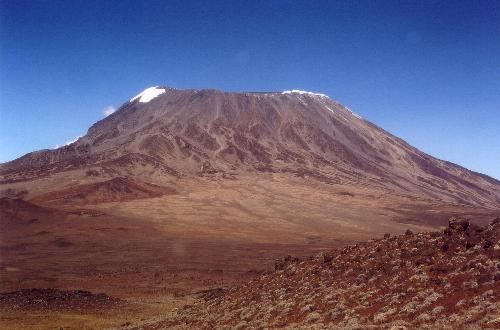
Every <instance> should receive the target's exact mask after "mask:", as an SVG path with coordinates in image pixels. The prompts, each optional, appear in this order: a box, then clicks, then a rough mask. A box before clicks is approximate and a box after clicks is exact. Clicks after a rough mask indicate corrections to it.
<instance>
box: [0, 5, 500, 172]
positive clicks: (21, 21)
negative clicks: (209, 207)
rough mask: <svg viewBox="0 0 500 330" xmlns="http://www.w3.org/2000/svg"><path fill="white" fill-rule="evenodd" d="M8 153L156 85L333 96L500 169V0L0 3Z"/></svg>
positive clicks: (445, 152) (3, 144) (438, 151)
mask: <svg viewBox="0 0 500 330" xmlns="http://www.w3.org/2000/svg"><path fill="white" fill-rule="evenodd" d="M0 13H1V17H0V45H1V52H0V91H1V94H0V109H1V110H0V162H3V161H8V160H11V159H14V158H16V157H19V156H21V155H23V154H24V153H27V152H30V151H33V150H37V149H43V148H52V147H54V146H55V145H58V144H64V142H65V141H69V140H72V139H73V138H75V137H77V136H79V135H82V134H84V133H85V132H86V130H87V128H88V127H89V126H90V125H91V124H92V123H94V122H96V121H97V120H100V119H102V118H103V117H104V115H103V110H104V109H105V108H106V107H108V106H113V107H118V106H120V104H122V103H123V102H125V101H126V100H128V99H129V98H131V97H132V96H134V95H135V94H137V93H138V92H140V91H141V90H143V89H144V88H146V87H148V86H152V85H168V86H172V87H177V88H218V89H224V90H229V91H242V90H248V91H253V90H258V91H262V90H273V91H281V90H286V89H293V88H296V89H303V90H310V91H316V92H322V93H326V94H328V95H330V96H331V97H332V98H334V99H336V100H338V101H340V102H341V103H343V104H345V105H346V106H348V107H350V108H351V109H352V110H354V111H355V112H357V113H359V114H360V115H362V116H363V117H365V118H367V119H369V120H371V121H372V122H374V123H376V124H378V125H379V126H381V127H383V128H385V129H386V130H388V131H390V132H391V133H393V134H395V135H397V136H399V137H402V138H403V139H405V140H406V141H408V142H409V143H411V144H413V145H414V146H416V147H418V148H420V149H421V150H423V151H425V152H427V153H429V154H431V155H434V156H437V157H439V158H442V159H446V160H449V161H452V162H455V163H458V164H460V165H463V166H465V167H468V168H470V169H473V170H476V171H479V172H482V173H486V174H489V175H491V176H494V177H496V178H500V1H481V0H470V1H459V0H450V1H425V0H423V1H420V0H418V1H388V0H380V1H368V0H366V1H362V0H360V1H325V2H323V1H272V0H267V1H198V2H190V1H146V0H144V1H142V0H141V1H139V0H137V1H104V0H97V1H92V0H85V1H74V0H69V1H66V0H65V1H58V0H50V1H22V0H1V1H0Z"/></svg>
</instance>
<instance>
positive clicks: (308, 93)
mask: <svg viewBox="0 0 500 330" xmlns="http://www.w3.org/2000/svg"><path fill="white" fill-rule="evenodd" d="M282 94H298V95H309V96H319V97H326V98H330V97H329V96H328V95H326V94H321V93H314V92H308V91H302V90H299V89H292V90H288V91H283V92H282Z"/></svg>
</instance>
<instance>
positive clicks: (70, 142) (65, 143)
mask: <svg viewBox="0 0 500 330" xmlns="http://www.w3.org/2000/svg"><path fill="white" fill-rule="evenodd" d="M81 137H82V136H81V135H79V136H77V137H76V138H74V139H73V140H70V141H66V142H64V144H58V145H56V146H55V147H54V149H59V148H61V147H65V146H69V145H70V144H73V143H75V142H76V141H78V139H79V138H81Z"/></svg>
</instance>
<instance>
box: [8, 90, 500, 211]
mask: <svg viewBox="0 0 500 330" xmlns="http://www.w3.org/2000/svg"><path fill="white" fill-rule="evenodd" d="M68 172H71V173H72V177H73V178H75V176H76V177H81V179H82V180H83V181H89V182H95V181H104V180H111V179H113V178H117V177H134V178H136V179H137V180H139V181H152V182H150V183H154V181H155V180H153V179H154V178H155V177H158V176H160V177H163V178H170V179H173V178H177V179H185V178H191V177H202V176H208V177H213V178H225V179H234V178H237V177H238V176H239V175H242V174H251V175H259V174H260V173H283V174H287V175H290V176H294V177H301V178H312V179H315V180H318V181H320V182H324V183H327V184H332V185H356V186H360V187H369V188H377V189H381V190H383V191H385V192H387V193H391V194H403V195H408V196H416V197H423V198H428V199H430V200H437V201H445V202H449V203H453V204H460V205H467V206H479V207H485V208H488V207H495V208H498V207H499V206H500V182H499V181H498V180H495V179H493V178H490V177H488V176H485V175H482V174H479V173H475V172H472V171H469V170H467V169H465V168H462V167H460V166H458V165H455V164H452V163H449V162H446V161H442V160H439V159H436V158H434V157H431V156H429V155H427V154H425V153H423V152H421V151H419V150H417V149H416V148H414V147H412V146H410V145H409V144H407V143H406V142H404V141H403V140H401V139H399V138H397V137H395V136H393V135H391V134H390V133H388V132H386V131H384V130H383V129H381V128H379V127H377V126H376V125H374V124H372V123H370V122H369V121H368V120H365V119H363V118H361V117H360V116H358V115H356V114H355V113H353V112H352V111H350V110H349V109H348V108H346V107H344V106H342V105H341V104H339V103H338V102H335V101H333V100H332V99H330V98H329V97H328V96H326V95H323V94H315V93H310V92H303V91H297V90H294V91H286V92H259V93H226V92H222V91H218V90H177V89H173V88H166V87H151V88H148V89H146V90H145V91H143V92H142V93H140V94H139V95H137V96H136V97H134V98H132V99H131V100H130V101H128V102H126V103H125V104H123V105H122V106H121V107H120V108H119V109H118V111H116V112H115V113H114V114H112V115H110V116H108V117H106V118H105V119H103V120H101V121H99V122H97V123H96V124H94V125H93V126H92V127H91V128H90V129H89V130H88V132H87V134H86V135H84V136H83V137H81V138H79V139H78V141H76V142H74V143H72V144H70V145H68V146H64V147H61V148H58V149H56V150H42V151H37V152H33V153H30V154H27V155H25V156H23V157H21V158H19V159H16V160H14V161H11V162H8V163H5V164H2V165H1V166H0V175H1V183H2V184H11V183H16V182H27V181H30V180H36V179H39V178H42V177H48V176H50V177H57V176H61V175H62V174H61V173H68ZM56 188H58V187H57V185H56V186H52V187H51V190H52V189H56ZM28 196H31V192H29V195H28Z"/></svg>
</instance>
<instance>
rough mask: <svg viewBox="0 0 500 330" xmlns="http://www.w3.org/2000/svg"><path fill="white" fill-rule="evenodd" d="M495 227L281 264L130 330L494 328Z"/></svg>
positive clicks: (499, 240)
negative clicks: (256, 276) (179, 329)
mask: <svg viewBox="0 0 500 330" xmlns="http://www.w3.org/2000/svg"><path fill="white" fill-rule="evenodd" d="M499 257H500V218H497V219H495V220H494V221H493V222H492V223H491V224H490V225H488V226H487V227H478V226H476V225H474V224H470V223H469V222H468V221H467V220H464V219H460V218H451V219H450V220H449V226H448V228H446V229H445V230H443V231H442V232H427V233H418V234H413V233H411V232H410V231H408V232H406V234H404V235H401V236H390V235H388V234H386V235H385V236H384V238H383V239H376V240H370V241H368V242H364V243H359V244H356V245H352V246H347V247H345V248H343V249H339V250H334V251H331V253H322V254H320V255H318V256H316V257H314V258H310V259H309V260H298V259H296V258H291V257H287V258H285V259H284V260H280V261H278V262H277V263H276V266H275V268H276V270H275V271H274V272H271V273H267V274H264V275H262V276H260V277H259V278H257V279H255V280H252V281H250V282H248V283H246V284H245V285H242V286H240V287H235V288H232V289H229V290H224V289H217V290H213V291H211V292H209V293H208V294H204V295H203V296H201V297H200V299H199V300H197V302H195V303H194V304H193V305H188V306H186V307H184V308H183V309H181V310H179V311H177V312H176V314H175V315H174V316H173V317H169V318H166V319H156V320H151V321H149V322H147V323H145V324H143V325H142V326H140V327H139V328H141V329H164V328H182V329H184V328H186V329H187V328H191V329H192V328H204V329H214V328H217V329H226V328H227V329H265V328H312V329H323V328H329V329H371V328H373V329H415V328H423V329H499V328H500V299H499V298H500V290H499V288H500V282H499V280H500V258H499Z"/></svg>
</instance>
